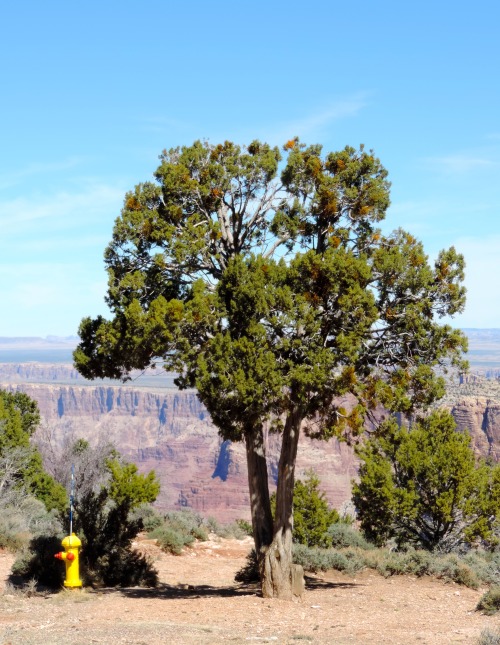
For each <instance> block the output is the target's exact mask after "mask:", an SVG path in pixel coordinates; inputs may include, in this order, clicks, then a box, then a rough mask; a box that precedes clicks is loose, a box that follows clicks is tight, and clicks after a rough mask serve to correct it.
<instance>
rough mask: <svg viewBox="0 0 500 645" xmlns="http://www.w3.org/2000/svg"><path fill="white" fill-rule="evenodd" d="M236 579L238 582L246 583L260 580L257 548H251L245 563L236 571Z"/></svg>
mask: <svg viewBox="0 0 500 645" xmlns="http://www.w3.org/2000/svg"><path fill="white" fill-rule="evenodd" d="M234 579H235V581H236V582H244V583H246V584H250V583H252V582H259V581H260V576H259V563H258V561H257V552H256V551H255V549H251V550H250V552H249V553H248V555H247V557H246V561H245V564H244V565H243V567H242V568H241V569H239V570H238V571H237V572H236V575H235V576H234Z"/></svg>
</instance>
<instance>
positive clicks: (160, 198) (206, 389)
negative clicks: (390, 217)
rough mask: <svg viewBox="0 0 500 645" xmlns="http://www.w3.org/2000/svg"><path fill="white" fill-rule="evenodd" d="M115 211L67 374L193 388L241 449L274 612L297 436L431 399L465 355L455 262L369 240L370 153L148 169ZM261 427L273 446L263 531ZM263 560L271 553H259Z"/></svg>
mask: <svg viewBox="0 0 500 645" xmlns="http://www.w3.org/2000/svg"><path fill="white" fill-rule="evenodd" d="M160 159H161V164H160V166H159V168H158V169H157V171H156V173H155V178H156V182H154V183H153V182H147V183H143V184H139V185H138V186H136V188H135V190H134V191H132V192H130V193H127V195H126V197H125V203H124V208H123V210H122V214H121V216H120V217H118V219H117V220H116V224H115V228H114V231H113V238H112V240H111V243H110V244H109V246H108V247H107V249H106V251H105V261H106V265H107V269H108V274H109V283H108V293H107V297H106V301H107V303H108V305H109V307H110V310H111V313H112V318H111V319H110V320H105V319H104V318H103V317H98V318H96V319H94V320H92V319H90V318H86V319H84V320H83V321H82V324H81V326H80V330H79V333H80V338H81V342H80V344H79V346H78V348H77V350H76V351H75V354H74V358H75V364H76V366H77V368H78V369H79V371H80V372H81V373H82V374H83V375H84V376H87V377H89V378H96V377H105V376H111V377H120V378H127V377H128V375H129V373H130V371H131V370H133V369H144V368H145V367H147V366H149V365H151V364H156V363H157V362H160V363H161V364H163V365H164V366H165V368H167V369H170V370H175V371H176V372H177V373H178V375H179V376H178V378H177V384H178V385H179V386H180V387H187V386H195V387H196V388H197V391H198V395H199V397H200V399H201V400H202V401H203V403H204V404H205V406H206V407H207V409H208V411H209V412H210V414H211V416H212V419H213V421H214V423H215V424H216V425H217V427H218V428H219V431H220V433H221V435H222V436H223V437H224V438H225V439H232V440H243V441H245V445H246V450H247V463H248V471H249V486H250V493H251V495H250V497H251V500H252V501H251V506H252V508H251V510H252V521H253V528H254V537H255V541H256V548H257V552H258V554H259V558H260V559H259V562H260V567H261V577H262V581H263V592H264V594H265V595H281V596H284V597H285V596H287V595H289V594H290V585H289V573H290V566H291V525H292V494H293V484H294V467H295V459H296V454H297V445H298V436H299V432H300V429H301V427H303V426H304V424H305V426H306V427H307V431H308V432H309V433H310V434H311V435H312V436H316V437H320V438H328V437H331V436H343V437H344V438H348V439H350V438H351V437H353V436H355V435H357V434H359V433H360V432H362V430H363V427H364V426H363V424H364V422H365V420H366V418H367V416H369V415H371V414H372V413H373V411H374V410H375V409H376V408H377V406H379V405H383V406H384V407H385V408H386V409H387V410H389V411H400V412H404V413H407V414H412V413H413V412H414V411H415V410H418V409H421V408H425V407H426V406H428V405H429V404H431V403H432V402H433V401H434V400H435V399H436V398H438V397H439V396H441V395H442V393H443V392H444V384H443V381H442V379H440V378H438V377H437V376H436V374H435V372H434V369H433V368H434V367H435V366H437V365H445V364H449V363H450V362H455V363H458V362H460V357H461V351H462V350H463V349H465V346H466V344H465V338H464V337H463V335H462V334H461V333H460V332H458V331H456V330H454V329H452V328H451V327H450V326H449V325H442V324H440V323H439V322H438V319H439V318H440V317H442V316H445V315H453V314H455V313H457V312H459V311H461V310H462V308H463V306H464V303H465V290H464V288H463V286H462V284H461V282H462V280H463V268H464V262H463V258H462V257H461V256H460V255H459V254H458V253H457V252H456V251H455V250H454V249H453V248H450V249H449V250H445V251H442V252H441V253H440V254H439V255H438V257H437V259H436V261H435V262H434V264H433V265H431V264H430V262H429V260H428V258H427V256H426V255H425V253H424V250H423V247H422V244H421V243H420V242H419V241H418V240H416V239H415V238H414V237H413V236H412V235H410V234H409V233H407V232H405V231H403V230H397V231H394V232H393V233H391V234H389V235H384V234H382V232H381V231H380V230H379V229H378V228H377V223H378V222H380V221H381V220H382V219H383V218H384V215H385V212H386V210H387V207H388V205H389V187H390V185H389V182H388V180H387V171H386V170H385V169H384V167H383V166H382V164H381V163H380V161H379V160H378V159H377V158H376V157H375V156H374V154H373V153H372V152H371V151H369V152H368V151H366V150H365V149H364V148H363V146H361V147H360V149H359V150H356V149H354V148H351V147H346V148H344V149H343V150H341V151H339V152H332V153H329V154H327V155H325V156H323V154H322V149H321V146H319V145H313V146H305V145H303V144H301V143H300V142H299V141H298V140H297V139H293V140H290V141H289V142H287V143H286V144H285V146H284V147H283V151H282V152H281V151H280V150H279V149H278V148H272V147H271V146H269V145H267V144H264V143H260V142H257V141H254V142H252V143H251V144H250V145H249V146H247V147H243V148H242V147H239V146H237V145H235V144H234V143H231V142H225V143H224V144H221V145H211V144H209V143H207V142H199V141H198V142H195V143H194V144H193V145H192V146H186V147H182V148H176V149H172V150H169V151H168V152H167V151H164V152H163V154H162V155H161V157H160ZM264 425H268V426H269V427H270V428H271V430H274V431H277V432H280V433H281V434H282V449H281V457H280V463H279V467H278V490H277V510H276V516H275V519H274V522H273V519H272V515H271V511H270V504H269V490H268V483H267V477H268V469H267V463H266V459H265V441H264ZM271 545H273V547H272V548H271Z"/></svg>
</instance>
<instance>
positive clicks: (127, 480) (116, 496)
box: [107, 459, 160, 510]
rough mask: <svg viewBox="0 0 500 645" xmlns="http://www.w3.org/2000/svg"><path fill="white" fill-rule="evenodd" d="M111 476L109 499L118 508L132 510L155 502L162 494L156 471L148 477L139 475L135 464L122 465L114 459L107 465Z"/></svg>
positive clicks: (151, 472)
mask: <svg viewBox="0 0 500 645" xmlns="http://www.w3.org/2000/svg"><path fill="white" fill-rule="evenodd" d="M107 467H108V470H109V472H110V474H111V480H110V484H109V497H110V498H111V499H112V500H113V501H114V502H115V504H116V505H117V506H126V507H127V508H128V509H129V510H132V509H134V508H136V507H137V506H139V505H140V504H144V503H147V502H154V500H155V499H156V498H157V497H158V494H159V493H160V482H159V481H158V480H157V478H156V474H155V472H154V470H152V471H150V472H149V473H148V474H147V475H140V474H138V469H137V466H136V465H135V464H129V463H126V464H124V463H121V462H120V460H118V459H112V460H110V461H109V462H108V464H107Z"/></svg>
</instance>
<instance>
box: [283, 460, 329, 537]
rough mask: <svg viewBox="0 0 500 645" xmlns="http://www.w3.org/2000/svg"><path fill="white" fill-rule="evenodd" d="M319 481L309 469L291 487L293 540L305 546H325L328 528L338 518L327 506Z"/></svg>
mask: <svg viewBox="0 0 500 645" xmlns="http://www.w3.org/2000/svg"><path fill="white" fill-rule="evenodd" d="M319 483H320V482H319V478H318V477H317V475H316V474H315V473H314V472H313V471H312V470H311V471H309V472H308V473H307V475H306V478H305V480H304V481H300V480H297V481H296V482H295V485H294V487H293V540H294V542H298V543H299V544H305V545H306V546H327V542H328V541H329V540H328V528H329V527H330V525H331V524H335V523H336V522H338V521H339V520H340V517H339V514H338V512H337V511H336V510H335V509H331V508H329V506H328V502H327V501H326V498H325V495H324V493H323V492H321V491H320V490H319Z"/></svg>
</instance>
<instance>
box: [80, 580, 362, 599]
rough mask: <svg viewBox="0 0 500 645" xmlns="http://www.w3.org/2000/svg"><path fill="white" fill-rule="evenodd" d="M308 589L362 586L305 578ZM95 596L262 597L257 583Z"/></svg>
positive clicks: (136, 590)
mask: <svg viewBox="0 0 500 645" xmlns="http://www.w3.org/2000/svg"><path fill="white" fill-rule="evenodd" d="M305 583H306V589H307V590H309V591H311V590H315V589H348V588H352V587H359V586H362V585H360V584H358V583H353V582H328V581H327V580H322V579H321V578H311V577H309V576H306V577H305ZM91 593H94V594H121V595H123V596H126V597H127V598H165V599H166V600H169V599H174V598H232V597H237V596H260V595H261V592H260V586H259V584H257V583H252V584H241V585H234V586H230V587H212V586H211V585H182V584H180V585H168V584H163V583H162V584H159V585H158V586H157V587H124V588H118V587H108V588H103V589H95V590H91Z"/></svg>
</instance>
